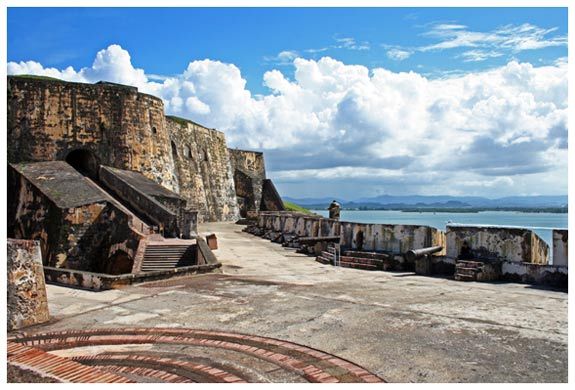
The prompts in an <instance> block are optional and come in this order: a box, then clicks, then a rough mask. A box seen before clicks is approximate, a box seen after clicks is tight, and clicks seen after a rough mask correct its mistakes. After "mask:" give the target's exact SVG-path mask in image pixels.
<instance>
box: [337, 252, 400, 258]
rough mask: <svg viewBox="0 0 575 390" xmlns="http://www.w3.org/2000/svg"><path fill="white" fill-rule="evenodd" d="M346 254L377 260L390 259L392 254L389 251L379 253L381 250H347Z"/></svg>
mask: <svg viewBox="0 0 575 390" xmlns="http://www.w3.org/2000/svg"><path fill="white" fill-rule="evenodd" d="M343 254H344V256H347V257H356V258H363V259H376V260H388V259H389V258H390V257H391V256H392V255H391V254H389V253H379V252H359V251H345V252H344V253H343Z"/></svg>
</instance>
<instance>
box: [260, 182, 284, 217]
mask: <svg viewBox="0 0 575 390" xmlns="http://www.w3.org/2000/svg"><path fill="white" fill-rule="evenodd" d="M260 210H267V211H282V210H285V207H284V204H283V201H282V198H281V196H280V194H279V193H278V191H277V190H276V187H275V186H274V183H273V182H272V181H271V180H270V179H265V180H264V181H263V186H262V201H261V203H260Z"/></svg>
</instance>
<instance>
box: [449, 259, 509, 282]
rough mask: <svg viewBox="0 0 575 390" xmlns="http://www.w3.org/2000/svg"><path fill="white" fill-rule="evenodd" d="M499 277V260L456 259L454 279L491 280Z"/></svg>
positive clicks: (470, 280) (467, 280)
mask: <svg viewBox="0 0 575 390" xmlns="http://www.w3.org/2000/svg"><path fill="white" fill-rule="evenodd" d="M500 277H501V261H498V260H496V259H495V260H494V259H491V260H490V259H482V260H478V259H475V260H456V261H455V276H454V278H455V280H460V281H462V282H472V281H473V282H491V281H494V280H498V279H499V278H500Z"/></svg>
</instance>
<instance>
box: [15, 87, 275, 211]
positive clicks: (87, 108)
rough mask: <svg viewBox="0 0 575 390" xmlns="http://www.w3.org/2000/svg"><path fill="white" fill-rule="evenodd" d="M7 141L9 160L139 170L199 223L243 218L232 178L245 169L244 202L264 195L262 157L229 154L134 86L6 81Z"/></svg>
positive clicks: (219, 141) (210, 134)
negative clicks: (76, 158)
mask: <svg viewBox="0 0 575 390" xmlns="http://www.w3.org/2000/svg"><path fill="white" fill-rule="evenodd" d="M8 140H9V142H8V162H10V163H19V162H38V161H54V160H66V159H69V158H70V157H71V156H73V155H74V153H77V152H81V153H83V155H82V156H80V158H84V159H90V160H91V161H90V163H89V164H85V165H91V166H93V168H91V169H88V171H89V172H87V173H88V176H93V177H96V176H97V174H98V166H99V165H106V166H109V167H113V168H119V169H124V170H132V171H137V172H140V173H142V174H143V175H144V176H146V177H147V178H149V179H151V180H153V181H154V182H156V183H158V184H160V185H162V186H164V187H166V188H167V189H169V190H171V191H174V192H175V193H177V194H179V195H180V196H182V197H183V198H184V199H185V200H187V201H188V206H189V207H190V208H193V209H196V210H198V220H199V222H203V221H231V220H237V219H238V218H239V217H240V208H239V206H238V198H237V197H236V195H237V194H236V189H238V188H242V189H244V190H245V186H242V185H241V183H240V184H239V185H238V184H235V183H234V178H235V177H238V178H239V177H243V176H242V175H245V173H246V172H248V173H249V177H250V180H251V182H252V183H251V184H252V186H251V191H252V193H251V194H243V195H242V196H241V197H242V198H250V199H253V204H254V205H255V206H256V207H257V205H259V202H260V199H261V197H262V187H263V184H262V183H263V181H264V180H265V167H264V164H263V154H262V153H258V152H248V151H241V152H240V153H238V152H235V151H234V150H231V151H230V150H229V149H228V147H227V145H226V139H225V136H224V134H223V133H222V132H220V131H217V130H215V129H209V128H206V127H205V126H202V125H199V124H197V123H195V122H193V121H190V120H187V119H182V118H177V117H171V116H166V115H165V114H164V105H163V102H162V100H161V99H159V98H157V97H154V96H150V95H147V94H143V93H139V92H138V89H137V88H135V87H129V86H125V85H119V84H113V83H106V82H99V83H96V84H84V83H70V82H65V81H60V80H51V79H42V78H34V77H18V76H9V77H8ZM236 166H237V167H239V168H241V169H240V170H239V172H234V167H236ZM244 168H245V169H244Z"/></svg>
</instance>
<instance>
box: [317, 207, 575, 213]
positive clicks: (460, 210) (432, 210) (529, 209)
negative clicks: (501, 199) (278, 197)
mask: <svg viewBox="0 0 575 390" xmlns="http://www.w3.org/2000/svg"><path fill="white" fill-rule="evenodd" d="M307 208H308V210H323V209H325V208H324V207H317V206H316V207H309V206H307ZM342 210H347V211H401V212H403V213H462V214H477V213H480V212H483V211H515V212H520V213H552V214H568V212H569V209H568V208H567V207H540V208H535V207H499V208H496V207H468V208H457V207H456V208H445V207H441V208H433V207H426V208H416V207H405V208H395V207H392V208H385V207H350V208H347V207H342Z"/></svg>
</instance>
